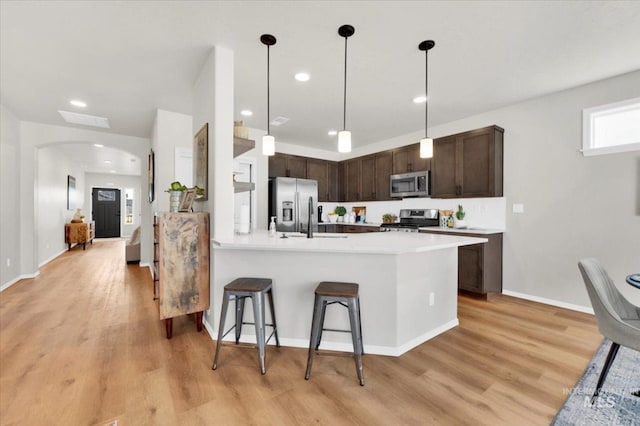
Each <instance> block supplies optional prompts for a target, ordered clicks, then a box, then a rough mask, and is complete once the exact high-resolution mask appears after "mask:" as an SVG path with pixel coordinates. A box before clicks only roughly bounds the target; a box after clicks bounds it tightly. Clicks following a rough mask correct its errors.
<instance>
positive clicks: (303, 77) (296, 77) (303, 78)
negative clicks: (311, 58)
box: [295, 72, 311, 81]
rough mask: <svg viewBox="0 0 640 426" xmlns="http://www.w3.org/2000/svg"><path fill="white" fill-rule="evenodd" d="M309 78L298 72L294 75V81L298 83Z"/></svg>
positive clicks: (305, 74)
mask: <svg viewBox="0 0 640 426" xmlns="http://www.w3.org/2000/svg"><path fill="white" fill-rule="evenodd" d="M310 78H311V77H310V76H309V74H307V73H306V72H299V73H298V74H296V75H295V79H296V80H298V81H309V79H310Z"/></svg>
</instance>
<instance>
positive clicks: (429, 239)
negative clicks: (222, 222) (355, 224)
mask: <svg viewBox="0 0 640 426" xmlns="http://www.w3.org/2000/svg"><path fill="white" fill-rule="evenodd" d="M281 235H282V233H281V232H278V234H277V236H276V237H270V236H269V233H268V232H267V231H255V232H253V233H251V234H236V235H234V236H232V237H229V238H222V239H212V243H213V249H214V250H269V251H296V252H302V251H304V252H323V253H367V254H402V253H420V252H426V251H431V250H441V249H446V248H452V247H459V246H465V245H471V244H479V243H486V242H487V241H488V240H487V239H486V238H478V237H466V236H455V235H436V234H424V233H422V234H421V233H417V232H369V233H364V234H331V233H315V234H314V238H312V239H308V238H306V236H305V235H304V234H293V233H287V235H297V236H290V237H289V238H281V237H280V236H281Z"/></svg>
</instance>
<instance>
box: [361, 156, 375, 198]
mask: <svg viewBox="0 0 640 426" xmlns="http://www.w3.org/2000/svg"><path fill="white" fill-rule="evenodd" d="M375 199H376V157H375V155H368V156H366V157H362V159H361V160H360V200H362V201H374V200H375Z"/></svg>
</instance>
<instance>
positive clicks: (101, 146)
mask: <svg viewBox="0 0 640 426" xmlns="http://www.w3.org/2000/svg"><path fill="white" fill-rule="evenodd" d="M93 146H95V147H96V148H104V145H102V144H101V143H94V144H93Z"/></svg>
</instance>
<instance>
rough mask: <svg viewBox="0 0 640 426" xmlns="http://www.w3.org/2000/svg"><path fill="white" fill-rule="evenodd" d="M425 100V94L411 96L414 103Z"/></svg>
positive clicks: (420, 102)
mask: <svg viewBox="0 0 640 426" xmlns="http://www.w3.org/2000/svg"><path fill="white" fill-rule="evenodd" d="M425 102H427V97H426V96H425V95H420V96H416V97H415V98H413V103H414V104H423V103H425Z"/></svg>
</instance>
